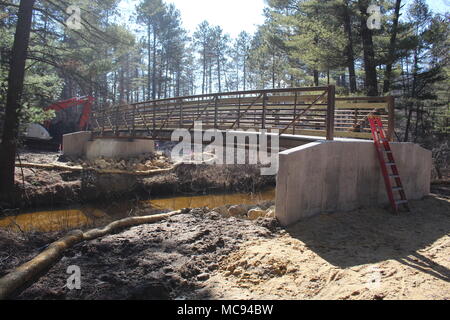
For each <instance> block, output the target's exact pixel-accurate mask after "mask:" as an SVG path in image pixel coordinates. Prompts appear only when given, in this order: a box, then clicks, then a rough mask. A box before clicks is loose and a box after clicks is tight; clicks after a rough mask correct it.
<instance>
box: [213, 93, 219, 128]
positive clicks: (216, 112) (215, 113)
mask: <svg viewBox="0 0 450 320" xmlns="http://www.w3.org/2000/svg"><path fill="white" fill-rule="evenodd" d="M218 103H219V95H218V94H216V96H215V102H214V129H218V128H217V116H218V111H219V110H218Z"/></svg>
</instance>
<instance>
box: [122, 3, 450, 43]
mask: <svg viewBox="0 0 450 320" xmlns="http://www.w3.org/2000/svg"><path fill="white" fill-rule="evenodd" d="M412 1H414V0H407V1H406V2H407V3H408V4H409V3H411V2H412ZM138 2H139V0H123V1H122V3H121V5H120V8H121V10H123V11H125V12H128V13H130V12H131V11H132V10H133V9H134V7H135V6H136V4H137V3H138ZM165 2H167V3H173V4H174V5H175V7H176V8H177V9H179V10H180V12H181V18H182V21H183V26H184V27H185V29H187V30H188V31H189V32H190V33H191V34H192V33H193V32H194V31H195V29H196V28H197V26H198V25H199V24H200V23H201V22H202V21H204V20H207V21H208V22H209V23H210V24H212V25H219V26H221V27H222V29H223V30H224V31H225V33H228V34H229V35H230V36H232V37H233V38H234V37H236V36H237V35H238V34H239V33H240V32H241V31H243V30H245V31H247V32H248V33H250V34H252V33H254V32H255V31H256V29H257V26H258V25H261V24H262V23H264V16H263V9H264V7H265V1H264V0H166V1H165ZM427 3H428V5H429V6H430V8H431V10H432V11H434V12H436V13H445V12H450V0H427Z"/></svg>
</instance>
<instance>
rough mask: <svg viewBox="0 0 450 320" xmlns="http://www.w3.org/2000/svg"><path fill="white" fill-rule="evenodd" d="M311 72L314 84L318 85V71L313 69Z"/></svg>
mask: <svg viewBox="0 0 450 320" xmlns="http://www.w3.org/2000/svg"><path fill="white" fill-rule="evenodd" d="M313 74H314V86H316V87H318V86H319V71H318V70H314V71H313Z"/></svg>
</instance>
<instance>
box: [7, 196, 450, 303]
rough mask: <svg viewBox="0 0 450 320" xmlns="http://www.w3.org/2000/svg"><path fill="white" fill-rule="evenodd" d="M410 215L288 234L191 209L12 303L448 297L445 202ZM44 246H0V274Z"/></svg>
mask: <svg viewBox="0 0 450 320" xmlns="http://www.w3.org/2000/svg"><path fill="white" fill-rule="evenodd" d="M411 207H412V209H413V213H412V214H403V215H400V216H393V215H391V214H390V213H389V212H388V211H386V210H383V209H360V210H357V211H353V212H348V213H335V214H332V215H322V216H317V217H314V218H311V219H308V220H304V221H302V222H300V223H298V224H296V225H294V226H292V227H290V228H287V229H283V228H281V227H279V226H278V225H277V223H276V220H271V219H265V220H262V219H260V220H257V221H247V220H242V219H235V218H229V217H224V216H221V215H219V214H217V213H211V212H209V210H208V209H195V210H193V211H191V212H190V213H189V214H184V215H180V216H177V217H174V218H172V219H171V220H170V221H168V222H162V223H158V224H154V225H144V226H139V227H134V228H131V229H129V230H124V231H123V232H121V233H119V234H116V235H111V236H108V237H105V238H102V239H100V240H95V241H91V242H86V243H83V244H80V245H77V246H76V247H74V248H73V249H71V250H69V251H68V252H67V253H66V255H65V257H64V258H63V259H62V260H61V261H60V262H59V263H58V264H57V265H55V266H54V267H53V268H52V269H51V270H50V271H49V273H48V274H47V275H46V276H44V277H42V278H41V279H40V280H39V281H38V282H37V283H36V284H34V285H33V286H32V287H30V288H29V289H28V290H26V291H25V292H23V294H22V295H21V296H20V297H18V298H19V299H185V298H192V299H450V200H449V199H448V198H444V197H439V196H431V197H428V198H426V199H424V200H422V201H414V202H412V203H411ZM47 237H49V235H47ZM0 238H4V237H0ZM36 239H38V240H40V242H36ZM47 240H48V239H47ZM44 242H45V239H40V238H36V237H35V240H33V239H29V240H28V242H26V241H25V240H23V241H19V240H14V241H10V242H9V243H8V242H5V241H3V242H0V252H3V248H7V249H8V250H9V254H8V255H6V254H4V255H0V276H1V275H3V274H6V273H7V272H8V271H9V270H11V269H12V268H13V267H15V266H16V265H18V264H20V263H21V262H24V261H26V260H27V259H28V258H29V257H30V256H32V254H33V253H34V254H35V253H36V252H37V251H38V247H40V246H42V243H44ZM2 246H3V248H2ZM31 247H33V248H34V249H33V250H32V251H30V248H31ZM14 248H16V249H14ZM18 252H20V254H18ZM26 252H28V255H27V254H25V253H26ZM70 265H78V266H80V267H81V270H82V289H81V290H79V291H76V290H75V291H70V290H68V289H67V288H65V284H66V279H67V277H68V275H67V274H66V269H67V267H68V266H70Z"/></svg>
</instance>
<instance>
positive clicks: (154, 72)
mask: <svg viewBox="0 0 450 320" xmlns="http://www.w3.org/2000/svg"><path fill="white" fill-rule="evenodd" d="M155 99H156V30H155V27H154V26H153V70H152V100H155Z"/></svg>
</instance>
